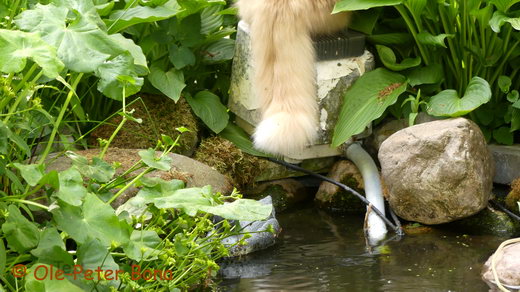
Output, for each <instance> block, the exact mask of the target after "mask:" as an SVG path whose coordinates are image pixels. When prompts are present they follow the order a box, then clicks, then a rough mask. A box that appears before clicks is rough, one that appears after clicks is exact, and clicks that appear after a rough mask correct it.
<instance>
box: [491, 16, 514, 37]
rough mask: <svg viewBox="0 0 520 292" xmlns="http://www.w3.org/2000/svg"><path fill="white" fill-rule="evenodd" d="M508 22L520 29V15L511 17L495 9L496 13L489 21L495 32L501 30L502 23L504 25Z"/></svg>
mask: <svg viewBox="0 0 520 292" xmlns="http://www.w3.org/2000/svg"><path fill="white" fill-rule="evenodd" d="M506 22H508V23H509V24H511V26H512V27H513V28H514V29H516V30H520V17H509V16H507V15H506V14H504V13H503V12H500V11H495V13H493V17H492V18H491V20H490V21H489V25H490V26H491V29H492V30H493V31H494V32H497V33H498V32H500V28H501V27H502V25H504V24H505V23H506Z"/></svg>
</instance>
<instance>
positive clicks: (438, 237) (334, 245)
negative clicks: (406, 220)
mask: <svg viewBox="0 0 520 292" xmlns="http://www.w3.org/2000/svg"><path fill="white" fill-rule="evenodd" d="M277 217H278V219H279V221H280V224H281V226H282V228H283V231H282V234H281V235H280V238H279V240H278V243H277V245H275V246H273V247H271V248H270V249H268V250H265V251H261V252H257V253H255V254H252V255H248V256H245V257H242V258H241V259H238V260H233V261H229V262H225V263H222V272H223V275H224V276H223V277H224V279H223V280H222V283H221V284H220V287H221V289H222V291H399V292H402V291H471V292H473V291H488V289H487V285H486V284H484V282H482V280H481V279H480V272H481V268H482V264H483V263H484V262H485V261H486V259H487V258H488V257H489V256H490V255H491V254H492V253H493V252H494V250H495V249H496V248H497V247H498V245H499V244H500V242H502V241H503V240H504V238H497V237H492V236H467V235H464V234H463V233H461V232H456V231H449V230H439V229H430V228H424V227H423V228H417V229H411V231H412V233H411V234H407V235H406V236H405V237H403V238H402V239H400V240H389V241H387V242H386V243H385V244H384V245H382V246H380V247H377V248H375V249H373V250H372V251H370V252H369V251H368V250H367V248H366V245H365V239H364V237H363V230H362V225H363V217H354V216H339V215H334V216H331V215H330V214H328V213H326V212H324V211H320V210H317V209H315V208H312V207H305V208H302V209H299V210H294V211H289V212H286V213H282V214H278V216H277Z"/></svg>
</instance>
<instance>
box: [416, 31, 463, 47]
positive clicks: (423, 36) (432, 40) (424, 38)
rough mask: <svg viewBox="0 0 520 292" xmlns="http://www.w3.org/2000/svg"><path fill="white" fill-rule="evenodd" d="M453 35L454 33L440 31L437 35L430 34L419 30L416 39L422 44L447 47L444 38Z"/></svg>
mask: <svg viewBox="0 0 520 292" xmlns="http://www.w3.org/2000/svg"><path fill="white" fill-rule="evenodd" d="M454 36H455V35H454V34H445V33H442V34H439V35H432V34H431V33H429V32H420V33H419V34H417V41H418V42H419V43H421V44H423V45H429V46H437V47H443V48H447V47H446V43H445V42H444V40H445V39H446V38H453V37H454Z"/></svg>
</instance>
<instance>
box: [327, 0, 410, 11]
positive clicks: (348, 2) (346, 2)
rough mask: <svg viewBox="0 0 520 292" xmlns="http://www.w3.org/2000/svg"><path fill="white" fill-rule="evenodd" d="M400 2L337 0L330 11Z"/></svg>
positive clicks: (398, 0)
mask: <svg viewBox="0 0 520 292" xmlns="http://www.w3.org/2000/svg"><path fill="white" fill-rule="evenodd" d="M402 2H403V1H402V0H339V1H338V2H337V3H336V6H334V10H333V11H332V13H338V12H341V11H355V10H365V9H370V8H374V7H381V6H395V5H399V4H401V3H402Z"/></svg>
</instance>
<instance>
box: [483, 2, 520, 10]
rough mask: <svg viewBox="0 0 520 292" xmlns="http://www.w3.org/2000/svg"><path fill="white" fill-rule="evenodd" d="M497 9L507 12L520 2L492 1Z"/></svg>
mask: <svg viewBox="0 0 520 292" xmlns="http://www.w3.org/2000/svg"><path fill="white" fill-rule="evenodd" d="M490 2H491V3H493V4H494V5H495V6H496V7H497V9H498V10H499V11H501V12H507V11H508V10H509V8H511V7H512V6H513V5H515V4H516V3H519V2H520V0H491V1H490Z"/></svg>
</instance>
